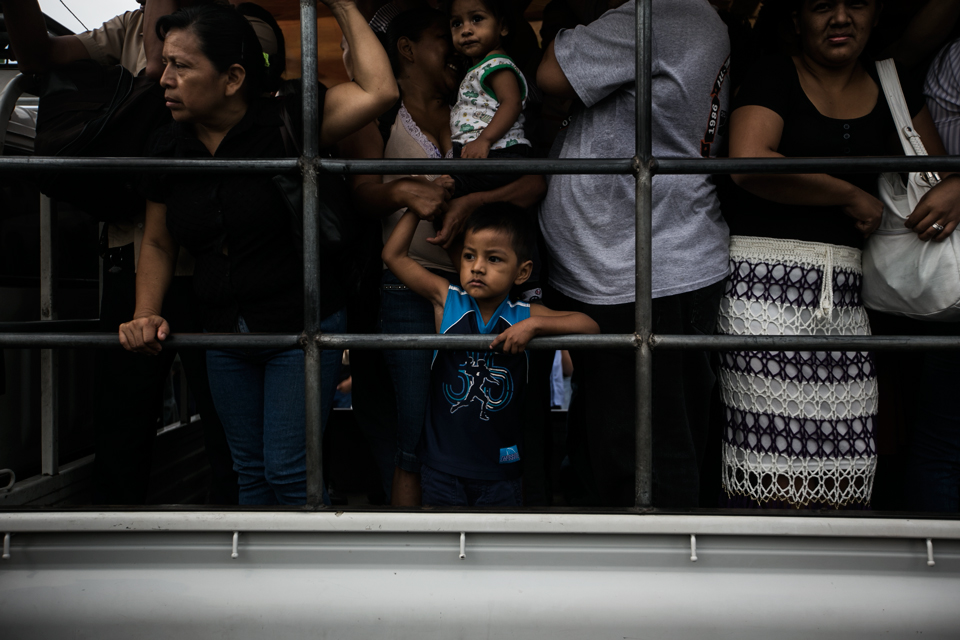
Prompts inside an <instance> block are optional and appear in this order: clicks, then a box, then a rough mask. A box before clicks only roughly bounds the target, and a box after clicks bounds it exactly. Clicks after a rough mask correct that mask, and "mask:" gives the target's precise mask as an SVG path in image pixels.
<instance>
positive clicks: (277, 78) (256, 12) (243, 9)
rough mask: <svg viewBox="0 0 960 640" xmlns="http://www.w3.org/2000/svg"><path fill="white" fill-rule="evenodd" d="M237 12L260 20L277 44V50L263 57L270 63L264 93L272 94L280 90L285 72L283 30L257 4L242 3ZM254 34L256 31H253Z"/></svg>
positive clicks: (270, 14)
mask: <svg viewBox="0 0 960 640" xmlns="http://www.w3.org/2000/svg"><path fill="white" fill-rule="evenodd" d="M237 12H238V13H239V14H240V15H242V16H250V17H251V18H257V19H259V20H262V21H263V22H265V23H266V24H267V26H268V27H270V29H271V30H272V31H273V37H274V40H276V43H277V49H276V51H275V52H274V53H272V54H267V52H266V51H264V55H267V58H266V60H267V61H268V62H269V63H270V66H269V67H267V77H266V86H265V87H264V91H269V92H270V93H273V92H274V91H277V90H278V89H280V84H281V83H282V82H283V78H282V77H281V76H283V74H284V72H285V71H286V70H287V43H286V41H285V40H284V39H283V30H282V29H281V28H280V25H279V24H277V20H276V18H274V17H273V14H272V13H270V12H269V11H267V10H266V9H264V8H263V7H261V6H260V5H258V4H254V3H252V2H244V3H242V4H238V5H237ZM254 33H256V30H254ZM262 45H263V43H261V48H263V46H262Z"/></svg>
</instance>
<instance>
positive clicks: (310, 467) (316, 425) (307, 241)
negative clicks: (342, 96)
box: [300, 0, 323, 507]
mask: <svg viewBox="0 0 960 640" xmlns="http://www.w3.org/2000/svg"><path fill="white" fill-rule="evenodd" d="M300 43H301V47H300V56H301V59H302V67H301V75H302V82H303V155H304V157H303V158H302V159H301V163H300V165H301V168H302V170H303V296H304V305H303V307H304V318H303V331H304V336H305V338H306V340H305V343H304V351H305V353H304V372H305V384H306V393H305V398H304V401H305V402H306V440H307V453H306V459H307V504H308V505H310V506H311V507H318V506H320V505H321V504H323V433H322V428H321V419H322V415H321V411H320V407H321V404H320V355H321V351H320V345H319V344H318V343H317V341H316V340H315V338H316V337H317V336H318V335H319V333H320V260H319V255H318V247H319V231H318V228H317V197H318V194H317V168H316V163H315V160H316V157H317V154H318V152H319V145H320V136H319V127H318V123H319V121H320V120H319V118H320V113H319V110H318V105H317V102H318V99H319V98H318V89H317V3H316V0H300Z"/></svg>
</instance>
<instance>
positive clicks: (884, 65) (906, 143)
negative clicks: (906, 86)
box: [877, 58, 927, 156]
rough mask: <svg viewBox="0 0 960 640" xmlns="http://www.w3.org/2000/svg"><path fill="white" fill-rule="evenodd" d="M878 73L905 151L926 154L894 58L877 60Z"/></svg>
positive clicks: (910, 154)
mask: <svg viewBox="0 0 960 640" xmlns="http://www.w3.org/2000/svg"><path fill="white" fill-rule="evenodd" d="M877 73H878V74H880V84H881V85H883V95H884V96H886V98H887V104H888V105H889V106H890V115H892V116H893V121H894V123H896V125H897V131H898V132H899V133H900V143H901V144H902V145H903V152H904V153H905V154H907V155H908V156H925V155H927V150H926V149H924V148H923V142H921V141H920V134H918V133H917V132H916V131H914V130H913V121H912V120H911V119H910V110H909V109H908V108H907V101H906V99H905V98H904V97H903V88H901V86H900V76H899V75H898V74H897V65H896V64H894V62H893V58H887V59H886V60H877Z"/></svg>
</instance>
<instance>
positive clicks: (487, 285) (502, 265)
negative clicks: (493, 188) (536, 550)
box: [383, 203, 600, 506]
mask: <svg viewBox="0 0 960 640" xmlns="http://www.w3.org/2000/svg"><path fill="white" fill-rule="evenodd" d="M418 223H419V218H418V217H417V216H416V214H414V213H412V212H409V211H408V212H407V213H405V214H404V215H403V217H401V219H400V221H399V222H398V223H397V226H396V227H395V228H394V230H393V233H392V234H391V236H390V238H389V240H387V243H386V245H385V246H384V248H383V261H384V262H385V263H386V264H387V267H389V268H390V271H391V272H393V274H394V275H396V276H397V278H399V279H400V281H401V282H403V283H404V284H405V285H406V286H408V287H409V288H410V289H412V290H413V291H415V292H417V293H419V294H420V295H421V296H423V297H424V298H426V299H427V300H429V301H430V302H432V303H433V308H434V314H435V318H436V325H437V332H438V333H443V334H461V335H462V334H478V333H479V334H490V335H491V336H496V337H495V338H494V339H493V340H492V342H491V343H490V347H489V348H490V351H482V352H477V351H449V350H441V351H436V352H434V358H433V366H432V375H431V380H430V396H429V398H430V400H429V402H430V405H429V407H428V410H427V419H426V424H425V426H424V432H423V436H422V437H421V440H420V447H419V451H418V456H419V457H420V459H421V461H422V463H423V465H422V468H421V475H420V485H421V488H422V491H423V504H425V505H432V506H520V505H521V504H522V499H523V498H522V487H521V480H520V478H521V475H522V468H521V465H520V462H521V460H522V457H523V444H522V442H521V433H522V426H521V424H520V416H521V408H522V406H523V395H524V390H525V388H526V383H527V369H528V362H527V354H526V353H524V350H525V348H526V346H527V343H528V342H529V341H530V339H531V338H533V337H534V336H538V335H556V334H564V333H599V331H600V328H599V327H598V326H597V323H596V322H594V321H593V320H592V319H591V318H590V317H589V316H587V315H585V314H582V313H576V312H565V311H553V310H551V309H547V308H546V307H544V306H543V305H540V304H527V303H525V302H513V301H511V300H510V297H509V296H510V290H511V289H512V288H513V287H514V286H515V285H519V284H522V283H524V282H525V281H526V280H527V279H528V278H529V277H530V274H531V272H532V270H533V261H532V260H531V256H532V254H533V245H534V230H533V229H532V225H531V224H530V223H529V221H528V220H527V216H526V214H525V212H524V211H523V210H522V209H519V208H517V207H515V206H513V205H509V204H504V203H496V204H490V205H486V206H484V207H481V208H480V209H478V210H477V211H476V212H475V213H474V214H473V215H472V216H471V217H470V219H469V220H468V221H467V224H466V229H465V234H464V245H463V251H462V252H461V254H460V264H459V269H460V284H461V286H459V287H457V286H454V285H451V284H450V282H449V281H448V280H447V279H446V278H443V277H441V276H438V275H435V274H433V273H431V272H430V271H428V270H427V269H425V268H424V267H422V266H421V265H420V264H418V263H417V262H416V261H414V260H413V259H412V258H411V257H410V256H409V255H408V253H407V252H408V250H409V248H410V242H411V240H412V239H413V234H414V231H415V230H416V228H417V224H418ZM495 349H499V351H494V350H495Z"/></svg>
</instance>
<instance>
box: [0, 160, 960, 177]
mask: <svg viewBox="0 0 960 640" xmlns="http://www.w3.org/2000/svg"><path fill="white" fill-rule="evenodd" d="M298 162H299V160H298V159H297V158H276V159H267V160H261V159H251V160H180V159H166V158H163V159H161V158H60V157H44V156H32V157H24V156H9V157H0V173H3V172H5V171H30V172H51V171H65V170H68V169H69V170H73V171H107V170H123V171H128V172H137V173H141V172H146V171H155V170H163V171H166V172H198V173H203V172H210V173H287V172H293V171H298V170H299V164H298ZM316 162H317V164H318V165H319V168H320V170H322V171H327V172H330V173H343V174H385V175H401V174H402V175H406V174H438V173H462V174H475V173H525V174H530V173H543V174H609V175H613V174H634V173H635V172H636V163H635V161H634V160H633V159H632V158H609V159H595V158H594V159H590V158H584V159H569V158H568V159H540V158H529V159H522V158H518V159H494V158H488V159H485V160H397V159H384V160H343V159H338V158H335V159H324V158H320V159H317V161H316ZM653 168H654V173H656V174H659V175H671V174H704V173H717V174H724V173H879V172H885V171H890V172H905V171H960V156H926V157H909V158H908V157H905V156H891V157H882V158H881V157H872V158H861V157H851V158H712V159H707V158H660V159H658V160H655V162H654V167H653Z"/></svg>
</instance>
